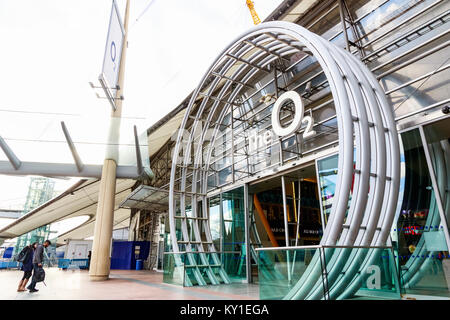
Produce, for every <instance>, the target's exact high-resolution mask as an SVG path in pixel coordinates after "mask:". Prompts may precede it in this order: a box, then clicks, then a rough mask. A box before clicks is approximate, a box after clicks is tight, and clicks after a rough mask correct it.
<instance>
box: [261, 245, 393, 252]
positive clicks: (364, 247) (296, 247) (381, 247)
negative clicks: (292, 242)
mask: <svg viewBox="0 0 450 320" xmlns="http://www.w3.org/2000/svg"><path fill="white" fill-rule="evenodd" d="M320 248H336V249H345V248H347V249H391V248H392V247H389V246H342V245H335V246H332V245H314V246H289V247H270V248H255V250H256V251H273V250H283V249H284V250H297V249H320Z"/></svg>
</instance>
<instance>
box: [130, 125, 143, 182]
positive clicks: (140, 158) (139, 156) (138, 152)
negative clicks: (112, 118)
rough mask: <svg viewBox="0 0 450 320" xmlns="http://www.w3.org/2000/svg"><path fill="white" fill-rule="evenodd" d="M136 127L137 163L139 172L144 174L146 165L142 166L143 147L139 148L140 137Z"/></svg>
mask: <svg viewBox="0 0 450 320" xmlns="http://www.w3.org/2000/svg"><path fill="white" fill-rule="evenodd" d="M133 127H134V128H133V129H134V143H135V145H136V165H137V174H138V175H142V174H143V173H144V167H143V166H142V156H141V149H139V138H138V134H137V128H136V126H133Z"/></svg>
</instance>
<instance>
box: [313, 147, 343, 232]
mask: <svg viewBox="0 0 450 320" xmlns="http://www.w3.org/2000/svg"><path fill="white" fill-rule="evenodd" d="M337 170H338V155H337V154H336V155H333V156H331V157H328V158H325V159H321V160H318V161H317V171H318V175H319V189H320V202H321V205H322V212H323V216H324V220H325V221H324V223H325V226H326V225H327V223H328V217H329V216H330V212H331V206H332V204H333V197H334V192H335V189H336V180H337ZM325 226H324V227H325Z"/></svg>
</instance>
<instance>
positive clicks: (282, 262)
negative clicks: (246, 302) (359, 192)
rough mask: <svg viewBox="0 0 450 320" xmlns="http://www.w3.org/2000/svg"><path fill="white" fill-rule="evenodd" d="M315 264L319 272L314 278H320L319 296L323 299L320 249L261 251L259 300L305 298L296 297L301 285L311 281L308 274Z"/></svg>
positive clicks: (318, 281) (259, 258) (259, 253)
mask: <svg viewBox="0 0 450 320" xmlns="http://www.w3.org/2000/svg"><path fill="white" fill-rule="evenodd" d="M313 257H314V258H313ZM317 259H319V260H317ZM317 262H318V263H317ZM312 263H316V264H317V267H318V272H317V273H315V274H314V276H317V289H318V292H319V295H321V296H323V292H324V290H323V282H322V276H321V271H322V269H321V263H320V258H319V249H317V248H311V249H296V250H286V249H279V250H258V279H259V298H260V299H261V300H280V299H283V298H290V299H292V298H293V299H299V298H300V299H301V298H302V297H297V296H296V295H297V294H298V293H299V288H300V287H301V284H303V283H304V282H305V281H306V280H307V279H308V278H309V276H310V274H309V273H306V271H307V270H308V271H310V270H311V269H312V267H313V266H312V265H311V264H312Z"/></svg>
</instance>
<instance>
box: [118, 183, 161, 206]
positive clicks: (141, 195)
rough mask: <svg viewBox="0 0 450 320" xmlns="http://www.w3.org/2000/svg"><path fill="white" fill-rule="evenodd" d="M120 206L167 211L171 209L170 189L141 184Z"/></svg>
mask: <svg viewBox="0 0 450 320" xmlns="http://www.w3.org/2000/svg"><path fill="white" fill-rule="evenodd" d="M119 207H120V208H133V209H143V210H149V211H154V212H166V211H168V210H169V190H165V189H160V188H155V187H150V186H144V185H141V186H139V187H138V188H137V189H136V190H134V191H133V192H132V193H131V194H130V195H129V196H128V197H127V198H126V199H125V200H124V201H123V202H122V203H121V204H120V205H119Z"/></svg>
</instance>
